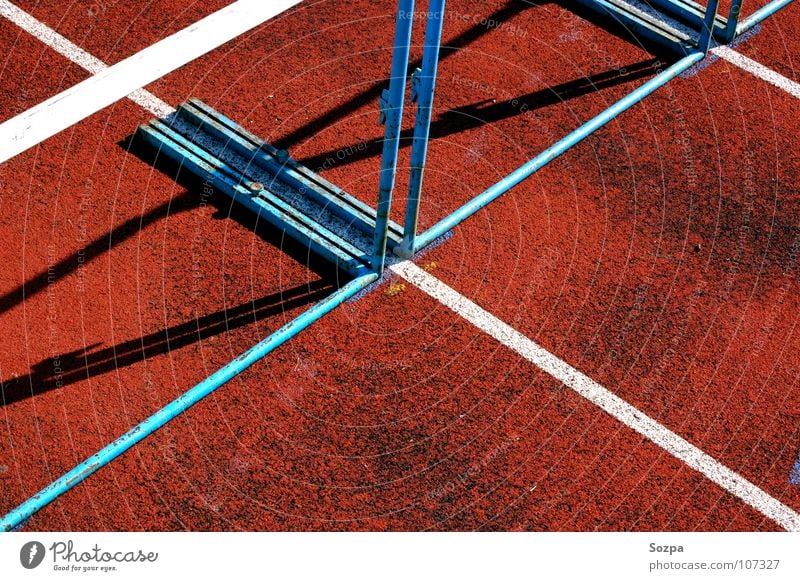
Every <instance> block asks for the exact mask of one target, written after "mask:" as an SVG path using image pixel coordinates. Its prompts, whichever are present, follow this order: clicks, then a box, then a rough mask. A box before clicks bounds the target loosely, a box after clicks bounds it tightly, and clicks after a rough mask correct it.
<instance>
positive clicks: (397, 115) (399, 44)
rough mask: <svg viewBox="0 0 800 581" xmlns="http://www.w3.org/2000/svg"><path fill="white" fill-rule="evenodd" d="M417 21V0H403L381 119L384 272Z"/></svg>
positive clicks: (376, 262)
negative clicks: (384, 127)
mask: <svg viewBox="0 0 800 581" xmlns="http://www.w3.org/2000/svg"><path fill="white" fill-rule="evenodd" d="M413 24H414V0H400V2H399V5H398V9H397V21H396V26H395V44H394V54H393V56H392V78H391V80H390V81H389V90H388V91H387V90H385V89H384V91H383V94H382V95H381V101H380V108H381V121H382V122H384V123H386V131H385V133H384V141H383V155H382V157H381V178H380V194H379V196H378V206H377V208H376V219H375V238H374V244H373V250H372V270H373V271H374V272H376V273H378V274H383V268H384V265H385V262H386V239H387V237H388V233H389V211H390V210H391V207H392V190H393V189H394V180H395V174H396V173H397V153H398V151H399V148H400V129H401V125H402V120H403V100H404V99H405V95H406V71H407V70H408V53H409V47H410V45H411V28H412V26H413Z"/></svg>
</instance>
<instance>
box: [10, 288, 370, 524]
mask: <svg viewBox="0 0 800 581" xmlns="http://www.w3.org/2000/svg"><path fill="white" fill-rule="evenodd" d="M377 278H378V275H376V274H368V275H366V276H363V277H361V278H357V279H355V280H353V281H351V282H349V283H348V284H346V285H345V286H343V287H342V288H340V289H339V290H338V291H336V292H335V293H333V294H332V295H330V296H329V297H327V298H325V299H323V300H321V301H320V302H318V303H317V304H315V305H314V306H313V307H311V308H310V309H309V310H308V311H306V312H305V313H303V314H302V315H300V316H299V317H297V318H296V319H295V320H293V321H291V322H290V323H288V324H286V325H284V326H283V327H281V328H280V329H278V330H277V331H275V333H273V334H272V335H270V336H269V337H267V338H266V339H264V340H263V341H261V342H260V343H258V344H256V345H254V346H253V347H251V348H250V349H248V350H247V351H245V352H244V353H242V354H241V355H239V357H237V358H236V359H234V360H233V361H231V362H230V363H228V364H227V365H225V366H224V367H222V368H221V369H219V370H218V371H217V372H215V373H214V374H213V375H211V376H209V377H208V378H206V379H204V380H203V381H201V382H200V383H198V384H197V385H195V386H194V387H193V388H192V389H190V390H189V391H187V392H186V393H185V394H183V395H182V396H180V397H179V398H177V399H175V400H174V401H172V402H171V403H169V404H167V405H166V406H164V407H163V408H161V409H160V410H158V411H157V412H156V413H154V414H153V415H152V416H150V417H149V418H147V419H146V420H144V421H143V422H142V423H140V424H139V425H137V426H136V427H134V428H132V429H131V430H129V431H128V432H126V433H125V434H124V435H122V436H120V437H119V438H117V439H116V440H114V441H113V442H111V443H110V444H109V445H108V446H106V447H105V448H103V449H102V450H100V451H99V452H97V453H96V454H94V455H93V456H91V457H90V458H87V459H86V460H85V461H83V462H81V463H80V464H78V465H77V466H76V467H75V468H73V469H72V470H70V471H69V472H67V473H66V474H64V475H63V476H62V477H61V478H59V479H58V480H56V481H54V482H53V483H52V484H50V485H48V486H46V487H45V488H43V489H42V490H41V491H39V492H38V493H37V494H35V495H34V496H32V497H31V498H29V499H28V500H26V501H25V502H23V503H22V504H20V505H19V506H18V507H17V508H15V509H14V510H12V511H11V512H9V513H8V514H7V515H5V516H4V517H3V519H2V520H0V531H3V532H7V531H10V530H12V529H13V528H14V527H16V526H18V525H19V524H20V523H22V522H23V521H25V520H26V519H28V518H30V517H31V516H32V515H33V514H35V513H36V512H38V511H39V510H41V509H42V508H43V507H45V506H47V505H48V504H50V503H51V502H53V501H54V500H55V499H56V498H58V497H59V496H61V495H62V494H64V493H65V492H67V491H68V490H70V489H72V488H74V487H75V486H77V485H78V484H80V483H81V482H83V481H84V480H86V478H88V477H89V476H91V475H92V474H94V473H95V472H97V471H98V470H99V469H100V468H102V467H103V466H105V465H106V464H108V463H109V462H111V461H112V460H114V459H115V458H117V457H119V456H120V455H122V454H123V453H124V452H125V451H127V450H129V449H130V448H132V447H133V446H134V445H135V444H137V443H139V442H141V441H142V440H144V439H145V438H146V437H147V436H149V435H150V434H152V433H153V432H155V431H156V430H158V429H159V428H161V427H163V426H164V425H165V424H167V423H168V422H170V421H171V420H173V419H174V418H176V417H177V416H178V415H180V414H182V413H183V412H184V411H186V410H187V409H189V408H190V407H192V406H193V405H194V404H196V403H197V402H199V401H200V400H202V399H203V398H205V397H206V396H207V395H209V394H210V393H212V392H214V391H216V390H217V389H218V388H220V387H221V386H223V385H224V384H225V383H227V382H228V381H230V380H231V379H233V378H234V377H236V376H237V375H239V374H240V373H242V372H243V371H244V370H245V369H247V368H248V367H250V366H251V365H253V364H254V363H256V362H257V361H260V360H261V359H263V358H264V357H265V356H267V355H268V354H269V353H271V352H272V351H274V350H275V349H276V348H278V347H280V346H281V345H283V344H284V343H285V342H286V341H288V340H289V339H291V338H292V337H294V336H295V335H297V334H298V333H299V332H300V331H302V330H303V329H305V328H307V327H308V326H309V325H311V324H312V323H314V322H315V321H317V320H319V319H320V318H321V317H323V316H324V315H326V314H327V313H329V312H330V311H332V310H333V309H334V308H336V307H337V306H339V305H340V304H342V303H343V302H345V301H346V300H347V299H349V298H350V297H351V296H353V295H355V294H356V293H358V292H359V291H360V290H362V289H363V288H364V287H366V286H367V285H368V284H370V283H371V282H373V281H375V280H376V279H377Z"/></svg>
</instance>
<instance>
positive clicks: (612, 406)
mask: <svg viewBox="0 0 800 581" xmlns="http://www.w3.org/2000/svg"><path fill="white" fill-rule="evenodd" d="M389 268H390V269H391V270H392V271H393V272H394V273H396V274H398V275H399V276H401V277H403V278H404V279H405V280H407V281H408V282H410V283H411V284H413V285H414V286H416V287H417V288H419V289H420V290H421V291H423V292H424V293H426V294H427V295H429V296H431V297H433V298H434V299H436V300H437V301H439V302H440V303H441V304H443V305H444V306H446V307H447V308H449V309H450V310H451V311H453V312H454V313H456V314H457V315H458V316H460V317H462V318H463V319H465V320H467V321H469V322H470V323H472V324H473V325H475V326H476V327H477V328H478V329H480V330H481V331H483V332H484V333H487V334H488V335H490V336H491V337H493V338H494V339H496V340H497V341H499V342H500V343H502V344H503V345H505V346H506V347H508V348H509V349H512V350H513V351H515V352H516V353H518V354H519V355H521V356H522V357H524V358H525V359H527V360H528V361H530V362H531V363H533V364H534V365H535V366H536V367H538V368H539V369H541V370H542V371H544V372H545V373H547V374H548V375H550V376H551V377H553V378H554V379H557V380H558V381H560V382H561V383H563V384H564V385H566V386H567V387H569V388H571V389H573V390H574V391H576V392H577V393H578V394H580V395H581V396H583V397H584V398H586V399H587V400H589V401H590V402H592V403H593V404H595V405H596V406H598V407H599V408H600V409H602V410H603V411H605V412H606V413H608V414H610V415H611V416H613V417H614V418H616V419H617V420H619V421H620V422H622V423H623V424H625V425H626V426H628V427H629V428H631V429H633V430H635V431H636V432H638V433H639V434H641V435H642V436H644V437H645V438H647V439H648V440H650V441H651V442H653V443H654V444H656V445H657V446H659V447H660V448H662V449H663V450H665V451H666V452H669V453H670V454H672V455H673V456H674V457H675V458H677V459H678V460H680V461H681V462H683V463H685V464H686V465H687V466H689V467H691V468H693V469H694V470H697V471H698V472H700V473H701V474H703V475H704V476H705V477H706V478H708V479H709V480H711V481H712V482H714V483H716V484H718V485H719V486H720V487H722V488H724V489H725V490H727V491H728V492H730V493H731V494H733V495H734V496H736V497H738V498H739V499H740V500H742V501H743V502H745V503H747V504H748V505H750V506H752V507H753V508H754V509H756V510H757V511H759V512H760V513H761V514H763V515H764V516H766V517H768V518H770V519H772V520H773V521H775V522H776V523H778V524H779V525H780V526H781V527H783V528H784V529H786V530H788V531H800V514H797V513H796V512H795V511H793V510H792V509H791V508H789V507H788V506H786V505H785V504H783V503H782V502H780V501H779V500H777V499H776V498H774V497H772V496H770V495H769V494H768V493H767V492H765V491H764V490H762V489H761V488H759V487H758V486H756V485H755V484H753V483H752V482H750V481H749V480H747V479H746V478H744V477H743V476H741V475H739V474H737V473H736V472H734V471H733V470H731V469H730V468H728V467H726V466H724V465H723V464H721V463H719V462H718V461H717V460H715V459H714V458H712V457H711V456H709V455H708V454H706V453H705V452H703V451H702V450H701V449H700V448H698V447H697V446H695V445H693V444H691V443H689V442H688V441H687V440H685V439H684V438H682V437H680V436H679V435H678V434H676V433H674V432H672V431H670V430H669V429H668V428H666V427H664V426H663V425H661V424H660V423H658V422H657V421H656V420H654V419H653V418H651V417H650V416H648V415H647V414H645V413H644V412H642V411H640V410H639V409H637V408H635V407H634V406H632V405H631V404H629V403H628V402H626V401H625V400H623V399H622V398H620V397H619V396H617V395H614V394H613V393H611V392H610V391H609V390H608V389H606V388H605V387H603V386H602V385H600V384H599V383H597V382H596V381H594V380H592V379H590V378H589V377H587V376H586V375H584V374H583V373H581V372H580V371H578V370H577V369H575V368H574V367H572V366H571V365H570V364H569V363H567V362H565V361H563V360H561V359H559V358H558V357H556V356H555V355H553V354H552V353H550V352H549V351H547V350H546V349H544V348H542V347H540V346H539V345H537V344H536V343H534V342H533V341H531V340H530V339H528V338H527V337H525V336H524V335H522V334H521V333H520V332H518V331H516V330H515V329H513V328H512V327H511V326H509V325H508V324H506V323H504V322H503V321H501V320H500V319H498V318H497V317H495V316H494V315H492V314H491V313H489V312H487V311H486V310H484V309H482V308H481V307H479V306H478V305H476V304H475V303H474V302H472V301H471V300H469V299H468V298H466V297H465V296H463V295H461V294H459V293H458V292H457V291H455V290H453V289H452V288H451V287H449V286H447V285H446V284H445V283H443V282H442V281H440V280H439V279H437V278H435V277H434V276H432V275H431V274H429V273H428V272H426V271H425V270H423V269H421V268H420V267H418V266H417V265H416V264H414V263H413V262H409V261H404V262H399V263H397V264H394V265H391V266H390V267H389Z"/></svg>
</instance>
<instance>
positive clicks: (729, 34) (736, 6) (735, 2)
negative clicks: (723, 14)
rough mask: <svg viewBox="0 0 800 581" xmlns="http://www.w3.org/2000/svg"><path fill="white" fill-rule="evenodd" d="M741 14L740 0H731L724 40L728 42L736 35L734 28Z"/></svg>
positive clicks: (737, 24)
mask: <svg viewBox="0 0 800 581" xmlns="http://www.w3.org/2000/svg"><path fill="white" fill-rule="evenodd" d="M741 15H742V0H732V1H731V9H730V12H728V24H727V26H726V27H725V33H724V36H725V38H724V39H723V41H724V42H726V43H728V42H730V41H732V40H733V39H734V38H735V37H736V29H737V27H738V26H739V17H740V16H741Z"/></svg>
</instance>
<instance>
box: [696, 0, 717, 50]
mask: <svg viewBox="0 0 800 581" xmlns="http://www.w3.org/2000/svg"><path fill="white" fill-rule="evenodd" d="M718 9H719V0H708V5H707V6H706V17H705V18H704V19H703V29H702V30H701V31H700V42H699V43H698V49H699V50H700V52H702V53H703V54H706V53H707V52H708V48H709V47H710V46H711V37H712V36H713V31H714V23H715V22H716V19H717V10H718Z"/></svg>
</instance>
